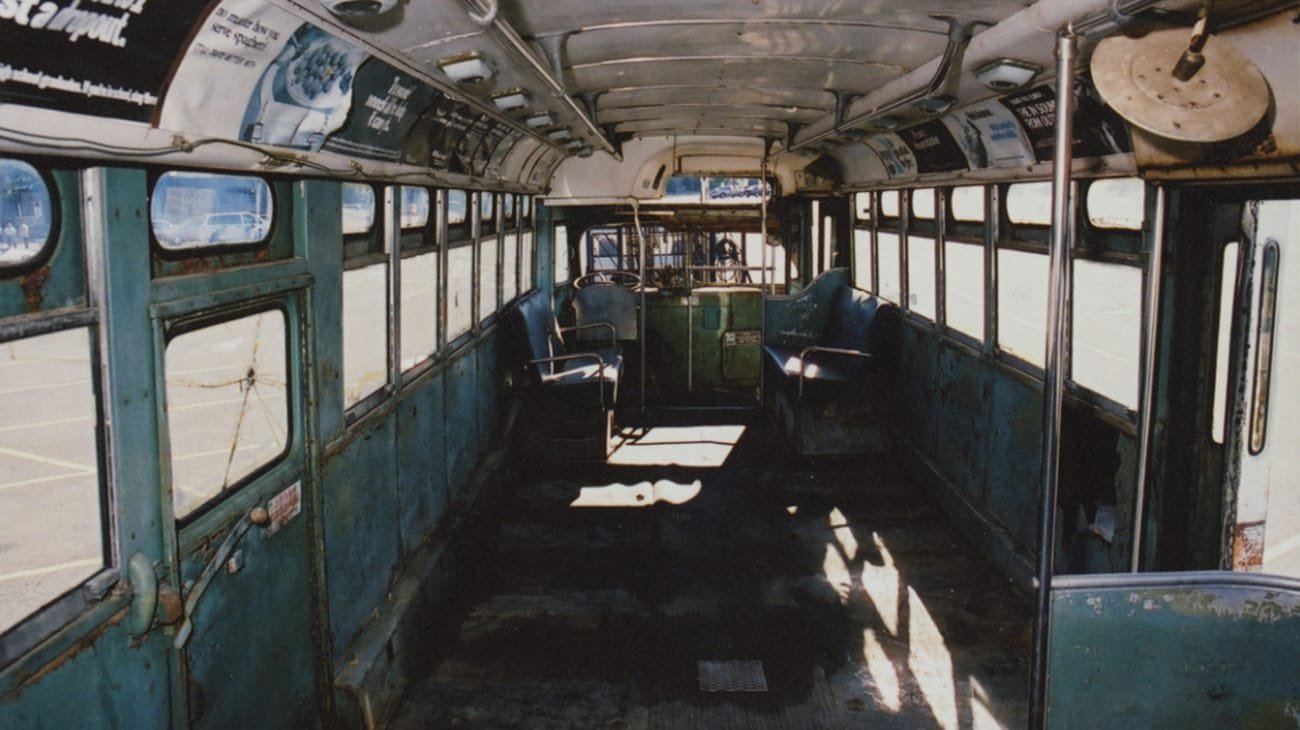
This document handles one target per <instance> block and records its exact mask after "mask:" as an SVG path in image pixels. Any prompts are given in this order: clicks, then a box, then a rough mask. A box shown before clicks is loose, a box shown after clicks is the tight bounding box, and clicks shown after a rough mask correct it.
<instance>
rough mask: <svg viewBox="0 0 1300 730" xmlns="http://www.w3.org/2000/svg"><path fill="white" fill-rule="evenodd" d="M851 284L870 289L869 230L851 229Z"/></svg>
mask: <svg viewBox="0 0 1300 730" xmlns="http://www.w3.org/2000/svg"><path fill="white" fill-rule="evenodd" d="M853 285H854V286H856V287H857V288H859V289H865V290H867V291H870V290H871V231H869V230H866V229H863V228H855V229H853Z"/></svg>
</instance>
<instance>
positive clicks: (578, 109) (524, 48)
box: [466, 0, 622, 160]
mask: <svg viewBox="0 0 1300 730" xmlns="http://www.w3.org/2000/svg"><path fill="white" fill-rule="evenodd" d="M466 2H467V3H468V5H469V17H470V19H471V20H473V21H474V22H475V23H477V24H479V25H481V26H483V27H485V28H491V29H494V30H496V32H497V33H498V34H499V35H500V36H501V38H502V39H503V40H504V41H505V42H506V45H508V46H509V48H510V50H512V51H513V52H514V53H515V54H516V55H517V56H519V58H521V59H523V60H524V61H525V62H526V63H527V64H528V66H529V67H530V68H532V70H533V73H535V74H537V76H538V78H540V79H541V80H542V82H543V83H545V84H546V86H548V87H550V89H551V93H552V94H554V95H555V97H556V98H558V99H560V100H561V101H562V102H563V103H564V105H565V106H567V107H568V108H569V111H571V112H572V113H573V114H574V115H575V116H577V117H578V119H579V120H580V121H581V122H582V124H583V126H585V127H586V128H587V131H588V132H589V133H590V134H591V135H592V136H593V137H594V138H595V140H596V142H597V143H598V144H599V145H600V146H601V147H602V148H603V149H604V150H605V151H606V152H608V153H609V154H611V155H613V156H614V158H615V159H620V160H621V159H622V157H621V155H619V154H618V152H617V150H615V149H614V145H613V144H611V143H610V141H609V140H608V139H606V138H605V134H604V132H602V131H601V129H600V127H597V126H596V120H594V119H592V118H591V117H589V116H588V115H587V112H586V111H585V110H584V109H583V108H582V105H581V104H579V103H578V102H577V100H575V99H574V98H573V97H572V96H571V95H570V94H569V93H568V91H566V90H565V88H564V81H563V79H559V78H556V74H557V73H562V72H563V71H562V69H558V68H557V69H555V70H552V69H550V68H549V67H548V66H547V64H545V63H543V62H542V60H541V59H539V58H537V54H536V53H535V52H534V51H533V49H532V48H531V47H530V46H529V45H528V44H527V43H526V42H525V41H524V39H523V38H522V37H520V35H519V33H518V32H516V31H515V29H514V28H513V27H511V25H510V24H509V23H507V22H506V21H505V20H504V19H503V18H501V14H500V7H499V5H498V1H497V0H466Z"/></svg>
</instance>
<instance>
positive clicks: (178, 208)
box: [149, 172, 272, 251]
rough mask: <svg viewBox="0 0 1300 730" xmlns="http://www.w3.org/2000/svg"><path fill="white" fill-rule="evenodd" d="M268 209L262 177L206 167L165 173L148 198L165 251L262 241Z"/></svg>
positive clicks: (268, 193)
mask: <svg viewBox="0 0 1300 730" xmlns="http://www.w3.org/2000/svg"><path fill="white" fill-rule="evenodd" d="M271 212H272V203H271V187H270V186H269V185H267V184H266V181H265V180H263V179H261V178H257V177H241V176H237V175H214V174H212V173H207V172H167V173H163V175H162V176H161V177H159V178H158V182H157V183H155V184H154V188H153V195H152V196H151V198H150V201H149V223H150V226H151V227H152V229H153V235H154V238H156V239H157V240H158V243H159V245H161V246H162V247H163V248H165V249H167V250H169V251H176V250H184V249H193V248H205V247H210V246H231V245H239V244H245V243H258V242H260V241H264V240H266V237H267V236H268V235H270V233H271Z"/></svg>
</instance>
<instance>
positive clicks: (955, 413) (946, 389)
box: [933, 344, 990, 504]
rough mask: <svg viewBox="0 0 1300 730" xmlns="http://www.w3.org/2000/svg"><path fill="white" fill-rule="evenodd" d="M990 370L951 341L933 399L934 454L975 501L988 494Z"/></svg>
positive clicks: (944, 347)
mask: <svg viewBox="0 0 1300 730" xmlns="http://www.w3.org/2000/svg"><path fill="white" fill-rule="evenodd" d="M989 373H990V371H989V369H988V368H986V367H981V366H978V364H977V362H976V360H975V358H974V357H973V356H972V355H971V354H970V353H968V352H965V351H962V350H959V349H958V348H957V347H956V346H954V345H950V344H945V345H942V346H940V348H939V353H938V374H937V385H936V395H937V397H936V399H935V400H934V401H933V403H934V404H935V408H934V409H933V413H934V418H935V419H936V424H935V443H936V445H937V448H936V450H935V452H936V453H935V456H936V459H937V460H939V461H940V463H942V464H943V466H944V470H945V472H946V473H947V474H948V476H949V478H950V479H951V480H952V481H953V483H954V484H956V486H957V487H958V488H959V489H960V490H961V492H962V494H963V496H965V498H966V499H967V500H970V501H971V502H973V503H976V504H982V503H984V502H985V500H986V499H987V496H988V495H987V481H986V473H985V469H984V467H985V462H986V458H987V456H986V455H987V453H988V441H987V440H986V433H987V431H988V421H989V410H988V409H987V408H985V402H986V399H985V391H986V388H987V383H988V379H989Z"/></svg>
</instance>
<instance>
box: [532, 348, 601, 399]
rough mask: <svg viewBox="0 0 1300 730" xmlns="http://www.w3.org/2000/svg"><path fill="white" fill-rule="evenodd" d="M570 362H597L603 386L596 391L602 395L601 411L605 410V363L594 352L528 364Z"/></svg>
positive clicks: (538, 360)
mask: <svg viewBox="0 0 1300 730" xmlns="http://www.w3.org/2000/svg"><path fill="white" fill-rule="evenodd" d="M569 360H594V361H595V362H596V368H597V370H596V372H597V374H598V376H599V377H600V383H601V386H600V387H599V388H597V389H596V390H597V391H598V392H599V393H600V408H601V410H604V408H605V386H604V383H605V361H604V360H602V359H601V357H600V355H597V354H596V353H594V352H571V353H569V354H567V355H554V356H552V357H539V358H537V359H535V360H529V361H528V364H529V365H544V364H547V363H557V362H567V361H569ZM538 375H539V376H540V375H541V370H540V368H539V369H538Z"/></svg>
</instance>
